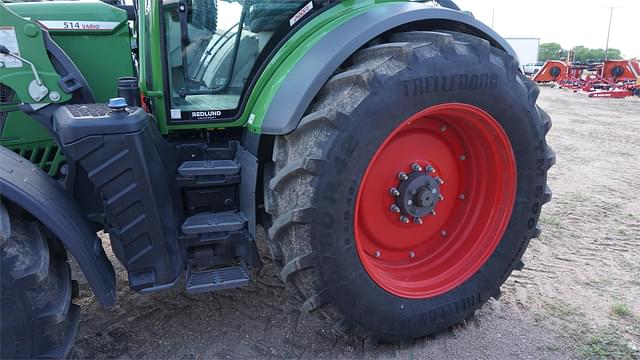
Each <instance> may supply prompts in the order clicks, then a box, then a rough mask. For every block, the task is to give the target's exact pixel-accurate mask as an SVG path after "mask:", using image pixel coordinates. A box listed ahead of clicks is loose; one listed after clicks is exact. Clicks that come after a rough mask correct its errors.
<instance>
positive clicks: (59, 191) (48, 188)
mask: <svg viewBox="0 0 640 360" xmlns="http://www.w3.org/2000/svg"><path fill="white" fill-rule="evenodd" d="M0 196H2V197H3V198H6V199H8V200H10V201H12V202H13V203H15V204H17V205H19V206H20V207H22V208H23V209H24V210H26V211H28V212H29V213H30V214H31V215H33V216H34V217H35V218H37V219H38V220H39V221H40V222H41V223H42V224H43V225H44V226H46V227H47V229H48V230H49V231H50V232H51V233H52V234H53V235H55V236H56V237H57V238H58V239H59V240H60V242H62V243H63V244H64V246H65V248H66V249H67V251H69V253H71V255H73V257H74V258H75V259H76V261H77V262H78V265H80V268H81V269H82V272H83V273H84V275H85V277H86V278H87V281H88V282H89V284H90V285H91V288H92V289H93V292H94V293H95V295H96V298H97V299H98V301H100V303H102V304H103V305H106V306H111V305H114V304H115V302H116V282H115V272H114V269H113V266H112V265H111V262H109V259H108V258H107V256H106V255H105V253H104V250H103V249H102V243H101V241H100V239H99V238H98V237H97V236H96V232H95V230H93V229H92V227H91V224H90V223H89V222H88V221H87V220H86V217H85V216H84V215H83V214H82V213H81V211H80V209H79V208H78V206H77V204H76V203H75V201H74V200H73V198H71V196H70V195H69V194H68V193H67V192H65V190H64V189H63V188H62V186H60V185H59V184H58V183H57V182H56V181H55V180H53V179H52V178H51V177H50V176H48V175H47V174H46V173H45V172H43V171H42V170H40V168H38V167H37V166H35V165H34V164H32V163H31V162H29V161H28V160H26V159H24V158H22V157H21V156H19V155H17V154H15V153H14V152H12V151H11V150H9V149H7V148H5V147H2V146H0Z"/></svg>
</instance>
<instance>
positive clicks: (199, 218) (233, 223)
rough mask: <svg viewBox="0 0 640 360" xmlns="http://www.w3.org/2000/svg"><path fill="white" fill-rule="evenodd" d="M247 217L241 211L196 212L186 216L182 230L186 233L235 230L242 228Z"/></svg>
mask: <svg viewBox="0 0 640 360" xmlns="http://www.w3.org/2000/svg"><path fill="white" fill-rule="evenodd" d="M246 222H247V219H246V218H245V217H244V215H242V214H241V213H235V212H220V213H210V212H206V213H198V214H195V215H192V216H190V217H188V218H187V219H186V220H185V221H184V223H183V224H182V232H183V233H185V234H187V235H195V234H202V233H212V232H222V231H237V230H241V229H242V228H244V225H245V223H246Z"/></svg>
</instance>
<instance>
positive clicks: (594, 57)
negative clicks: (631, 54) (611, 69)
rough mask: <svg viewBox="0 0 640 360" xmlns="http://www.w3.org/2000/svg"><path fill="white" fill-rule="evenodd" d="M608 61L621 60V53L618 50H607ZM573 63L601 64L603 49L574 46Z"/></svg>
mask: <svg viewBox="0 0 640 360" xmlns="http://www.w3.org/2000/svg"><path fill="white" fill-rule="evenodd" d="M607 53H608V54H609V57H608V58H609V60H619V59H622V53H621V52H620V50H618V49H609V50H608V51H607ZM573 54H574V61H576V62H587V61H593V62H601V61H604V49H589V48H587V47H584V46H576V47H574V48H573Z"/></svg>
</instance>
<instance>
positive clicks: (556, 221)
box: [540, 213, 561, 226]
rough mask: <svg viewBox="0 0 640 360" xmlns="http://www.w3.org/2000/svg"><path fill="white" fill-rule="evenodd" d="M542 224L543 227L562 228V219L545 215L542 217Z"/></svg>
mask: <svg viewBox="0 0 640 360" xmlns="http://www.w3.org/2000/svg"><path fill="white" fill-rule="evenodd" d="M540 223H541V224H543V225H550V226H560V224H561V222H560V218H559V217H556V216H553V215H545V214H544V213H543V214H542V216H541V217H540Z"/></svg>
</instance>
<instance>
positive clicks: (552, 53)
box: [538, 42, 622, 62]
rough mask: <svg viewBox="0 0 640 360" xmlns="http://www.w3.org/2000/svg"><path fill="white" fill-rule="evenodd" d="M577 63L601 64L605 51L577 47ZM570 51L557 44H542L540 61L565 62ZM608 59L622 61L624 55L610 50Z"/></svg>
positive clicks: (574, 50) (574, 52)
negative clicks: (591, 62)
mask: <svg viewBox="0 0 640 360" xmlns="http://www.w3.org/2000/svg"><path fill="white" fill-rule="evenodd" d="M572 50H573V54H574V61H575V62H588V61H593V62H601V61H603V60H604V58H605V56H604V49H590V48H588V47H584V46H575V47H574V48H573V49H572ZM568 53H569V51H568V50H565V49H563V48H562V46H561V45H560V44H558V43H555V42H550V43H542V44H540V52H539V53H538V60H539V61H547V60H564V59H566V58H567V55H568ZM607 54H608V55H609V56H608V57H607V58H608V59H610V60H619V59H622V53H621V52H620V50H618V49H609V50H608V51H607Z"/></svg>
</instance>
